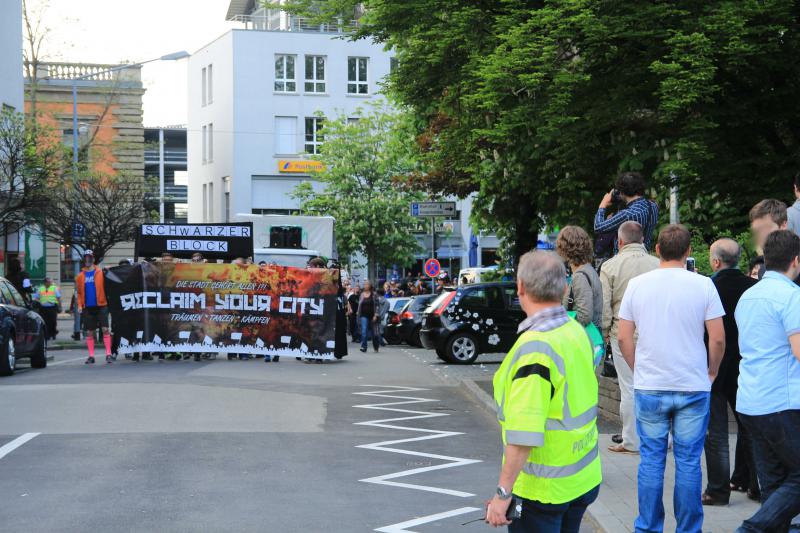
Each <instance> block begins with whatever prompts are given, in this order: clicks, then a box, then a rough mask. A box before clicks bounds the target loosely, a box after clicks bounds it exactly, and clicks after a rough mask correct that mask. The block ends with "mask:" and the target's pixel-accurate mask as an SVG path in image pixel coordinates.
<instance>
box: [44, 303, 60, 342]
mask: <svg viewBox="0 0 800 533" xmlns="http://www.w3.org/2000/svg"><path fill="white" fill-rule="evenodd" d="M41 314H42V319H44V326H45V328H46V329H47V332H46V333H45V335H47V338H48V339H55V338H56V330H57V329H58V307H56V306H55V305H51V306H49V307H45V306H44V305H43V306H41Z"/></svg>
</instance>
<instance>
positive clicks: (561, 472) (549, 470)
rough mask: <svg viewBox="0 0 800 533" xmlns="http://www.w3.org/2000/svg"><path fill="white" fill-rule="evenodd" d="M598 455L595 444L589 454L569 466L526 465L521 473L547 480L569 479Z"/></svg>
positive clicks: (597, 447)
mask: <svg viewBox="0 0 800 533" xmlns="http://www.w3.org/2000/svg"><path fill="white" fill-rule="evenodd" d="M599 454H600V448H599V446H598V445H597V444H595V446H594V448H592V449H591V450H589V452H588V453H587V454H586V455H584V456H583V457H581V459H580V460H578V461H577V462H575V463H573V464H571V465H564V466H550V465H540V464H537V463H526V464H525V466H524V467H523V469H522V470H523V471H524V472H525V473H526V474H530V475H532V476H536V477H543V478H548V479H555V478H560V477H569V476H574V475H575V474H577V473H578V472H580V471H581V470H583V469H584V468H586V467H587V466H589V465H590V464H592V461H594V460H595V459H597V456H598V455H599Z"/></svg>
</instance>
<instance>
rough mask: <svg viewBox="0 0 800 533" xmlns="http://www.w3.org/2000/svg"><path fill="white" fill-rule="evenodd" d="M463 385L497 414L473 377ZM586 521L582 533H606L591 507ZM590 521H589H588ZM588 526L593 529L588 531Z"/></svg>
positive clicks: (494, 406) (480, 402) (492, 402)
mask: <svg viewBox="0 0 800 533" xmlns="http://www.w3.org/2000/svg"><path fill="white" fill-rule="evenodd" d="M459 382H460V383H461V385H462V386H463V387H464V388H465V389H466V390H467V391H468V392H469V393H470V394H471V395H472V397H473V399H474V400H476V401H477V402H478V404H479V405H480V406H481V407H483V408H484V409H486V410H487V411H488V412H489V414H491V415H492V416H497V406H496V405H495V403H494V398H492V397H491V396H489V394H487V393H486V391H484V390H483V389H482V388H480V387H479V386H478V385H477V383H475V382H474V381H473V380H471V379H467V378H461V379H460V380H459ZM583 521H584V523H583V524H581V533H605V532H606V529H605V528H603V526H601V525H600V522H599V521H598V520H597V518H595V516H594V515H593V514H592V511H591V510H590V509H587V510H586V514H584V520H583ZM587 522H588V523H587ZM587 526H588V527H589V528H591V529H589V530H588V531H587Z"/></svg>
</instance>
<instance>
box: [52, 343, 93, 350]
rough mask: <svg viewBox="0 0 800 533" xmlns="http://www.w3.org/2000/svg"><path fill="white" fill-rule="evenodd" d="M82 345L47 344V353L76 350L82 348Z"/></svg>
mask: <svg viewBox="0 0 800 533" xmlns="http://www.w3.org/2000/svg"><path fill="white" fill-rule="evenodd" d="M83 347H84V345H83V344H79V343H77V342H76V343H75V344H48V345H47V351H48V352H57V351H61V350H77V349H80V348H83Z"/></svg>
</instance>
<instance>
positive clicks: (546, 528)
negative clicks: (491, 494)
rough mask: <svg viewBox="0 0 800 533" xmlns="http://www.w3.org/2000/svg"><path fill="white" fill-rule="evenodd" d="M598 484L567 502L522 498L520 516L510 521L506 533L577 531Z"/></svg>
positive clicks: (594, 498)
mask: <svg viewBox="0 0 800 533" xmlns="http://www.w3.org/2000/svg"><path fill="white" fill-rule="evenodd" d="M599 492H600V485H598V486H596V487H595V488H593V489H592V490H590V491H589V492H587V493H586V494H584V495H583V496H580V497H579V498H576V499H574V500H572V501H571V502H567V503H560V504H552V503H540V502H537V501H534V500H526V499H524V498H522V517H521V518H518V519H517V520H514V521H513V522H511V525H510V526H508V533H532V532H535V533H578V531H579V530H580V528H581V520H583V515H584V513H585V512H586V508H587V507H589V505H591V504H592V502H594V501H595V500H596V499H597V495H598V493H599Z"/></svg>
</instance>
